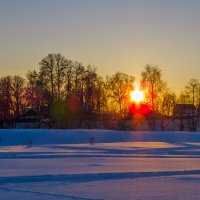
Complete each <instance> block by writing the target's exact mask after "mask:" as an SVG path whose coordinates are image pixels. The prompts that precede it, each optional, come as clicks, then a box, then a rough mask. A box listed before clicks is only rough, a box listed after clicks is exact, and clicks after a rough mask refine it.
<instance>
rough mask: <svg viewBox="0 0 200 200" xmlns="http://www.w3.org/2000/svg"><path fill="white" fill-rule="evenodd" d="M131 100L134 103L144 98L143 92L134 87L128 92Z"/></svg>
mask: <svg viewBox="0 0 200 200" xmlns="http://www.w3.org/2000/svg"><path fill="white" fill-rule="evenodd" d="M130 97H131V101H134V102H136V103H140V102H141V101H143V99H144V93H143V92H142V91H140V90H138V89H135V90H134V91H132V92H131V94H130Z"/></svg>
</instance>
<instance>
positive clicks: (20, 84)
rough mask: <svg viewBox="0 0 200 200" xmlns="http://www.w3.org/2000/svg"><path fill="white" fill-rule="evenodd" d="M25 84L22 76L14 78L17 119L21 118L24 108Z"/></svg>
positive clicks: (13, 91) (14, 101) (14, 103)
mask: <svg viewBox="0 0 200 200" xmlns="http://www.w3.org/2000/svg"><path fill="white" fill-rule="evenodd" d="M24 84H25V80H24V79H23V78H22V77H20V76H14V77H13V82H12V93H13V107H14V113H15V117H19V114H20V111H21V110H22V109H23V107H24V102H23V100H24Z"/></svg>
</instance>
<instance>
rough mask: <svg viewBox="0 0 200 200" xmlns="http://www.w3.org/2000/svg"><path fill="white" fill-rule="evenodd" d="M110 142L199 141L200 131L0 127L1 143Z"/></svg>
mask: <svg viewBox="0 0 200 200" xmlns="http://www.w3.org/2000/svg"><path fill="white" fill-rule="evenodd" d="M90 137H95V142H96V143H112V142H170V143H177V142H200V132H172V131H171V132H170V131H169V132H161V131H160V132H159V131H157V132H153V131H138V132H133V131H115V130H57V129H56V130H52V129H50V130H45V129H1V130H0V138H1V145H26V144H27V143H28V141H29V140H31V141H32V142H33V144H35V145H36V144H81V143H89V141H90Z"/></svg>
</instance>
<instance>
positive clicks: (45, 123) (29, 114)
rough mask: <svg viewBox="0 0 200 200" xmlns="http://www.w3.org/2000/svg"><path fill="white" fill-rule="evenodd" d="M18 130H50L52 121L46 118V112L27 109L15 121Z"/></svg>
mask: <svg viewBox="0 0 200 200" xmlns="http://www.w3.org/2000/svg"><path fill="white" fill-rule="evenodd" d="M15 127H16V128H50V127H51V120H50V118H49V117H47V116H46V112H44V111H41V112H37V111H36V110H35V109H33V108H26V109H24V110H23V112H22V113H21V114H20V116H19V117H18V118H17V119H15Z"/></svg>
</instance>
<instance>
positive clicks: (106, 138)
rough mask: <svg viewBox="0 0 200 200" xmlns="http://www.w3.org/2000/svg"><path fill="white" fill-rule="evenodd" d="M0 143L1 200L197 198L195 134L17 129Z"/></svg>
mask: <svg viewBox="0 0 200 200" xmlns="http://www.w3.org/2000/svg"><path fill="white" fill-rule="evenodd" d="M92 137H94V139H95V142H94V144H90V140H91V138H92ZM0 141H1V142H0V199H2V200H15V199H20V200H36V199H37V200H43V199H44V200H54V199H55V200H62V199H84V200H90V199H94V200H97V199H111V200H112V199H113V200H115V199H122V200H124V199H136V200H137V199H138V200H143V199H145V200H155V199H162V200H168V199H170V200H171V199H176V200H179V199H180V200H187V199H188V200H196V199H200V197H199V196H200V190H199V188H200V133H199V132H141V131H140V132H131V131H108V130H42V129H37V130H25V129H24V130H22V129H21V130H0ZM31 143H32V144H31Z"/></svg>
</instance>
